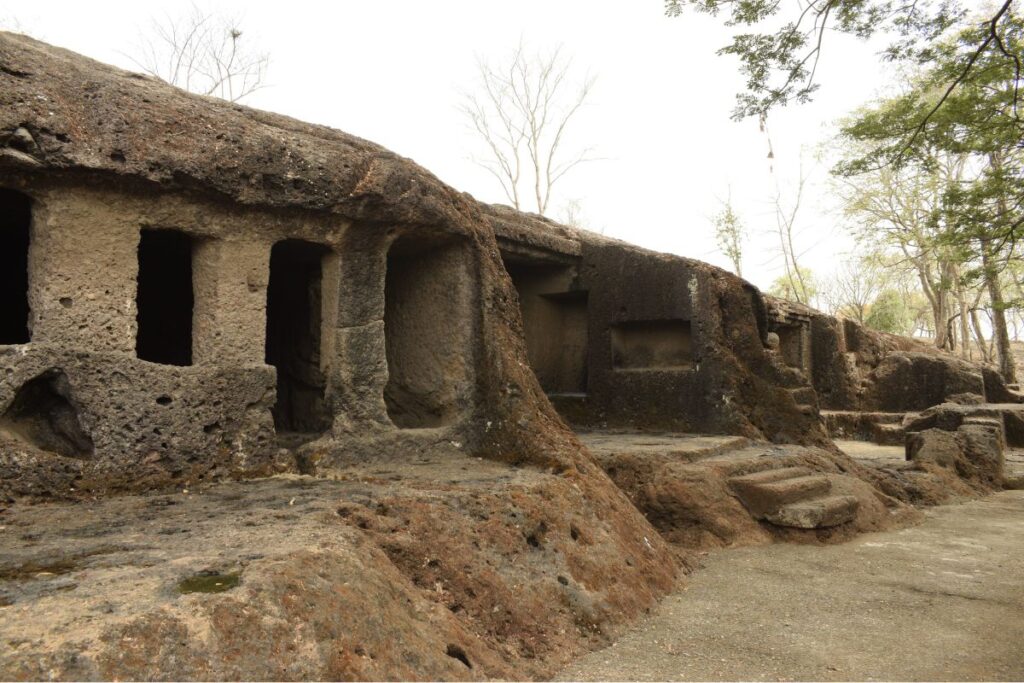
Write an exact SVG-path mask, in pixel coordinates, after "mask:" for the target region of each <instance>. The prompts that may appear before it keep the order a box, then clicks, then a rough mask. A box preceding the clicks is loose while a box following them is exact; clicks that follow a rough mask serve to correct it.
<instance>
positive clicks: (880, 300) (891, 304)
mask: <svg viewBox="0 0 1024 683" xmlns="http://www.w3.org/2000/svg"><path fill="white" fill-rule="evenodd" d="M913 322H914V320H913V317H912V315H911V311H910V310H909V307H908V306H907V303H906V300H905V298H904V296H903V294H902V293H901V292H899V291H897V290H895V289H886V290H883V291H882V292H881V293H879V295H878V296H877V297H875V300H874V302H872V304H871V306H870V308H869V309H868V314H867V316H866V317H865V318H864V324H865V325H867V326H868V327H870V328H872V329H875V330H879V331H881V332H891V333H892V334H904V335H907V334H910V333H912V332H913V329H912V325H913Z"/></svg>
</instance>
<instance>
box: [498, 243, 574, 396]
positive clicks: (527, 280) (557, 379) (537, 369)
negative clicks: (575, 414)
mask: <svg viewBox="0 0 1024 683" xmlns="http://www.w3.org/2000/svg"><path fill="white" fill-rule="evenodd" d="M505 268H506V270H507V271H508V274H509V277H511V278H512V284H513V285H514V286H515V288H516V292H517V293H518V295H519V306H520V311H521V313H522V316H523V334H524V335H525V337H526V355H527V358H528V360H529V361H530V367H531V368H533V372H534V374H535V375H536V376H537V381H539V382H540V386H541V388H543V389H544V391H545V392H547V393H548V394H550V395H573V394H585V393H586V392H587V352H588V338H589V335H588V330H587V328H588V326H589V318H588V314H587V299H588V295H587V292H586V291H581V290H573V289H571V287H572V283H573V280H574V276H575V271H574V269H573V268H569V267H565V266H555V265H528V264H522V263H514V262H506V263H505Z"/></svg>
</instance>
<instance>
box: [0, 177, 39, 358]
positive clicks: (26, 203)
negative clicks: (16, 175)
mask: <svg viewBox="0 0 1024 683" xmlns="http://www.w3.org/2000/svg"><path fill="white" fill-rule="evenodd" d="M31 228H32V200H31V199H29V198H28V197H26V196H25V195H23V194H21V193H20V192H15V191H13V190H0V297H2V299H3V305H2V306H0V344H26V343H28V342H29V341H30V340H31V335H30V334H29V329H28V314H29V308H28V246H29V240H30V239H31V238H30V233H31Z"/></svg>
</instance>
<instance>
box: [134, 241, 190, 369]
mask: <svg viewBox="0 0 1024 683" xmlns="http://www.w3.org/2000/svg"><path fill="white" fill-rule="evenodd" d="M192 246H193V244H192V238H191V237H190V236H189V235H187V234H186V233H184V232H180V231H178V230H149V229H143V230H142V231H141V234H140V238H139V279H138V290H137V294H136V300H137V305H138V311H139V312H138V334H137V336H136V338H135V354H136V355H137V356H138V357H139V358H140V359H141V360H147V361H150V362H152V363H162V364H164V365H191V364H192V308H193V305H194V297H193V294H192Z"/></svg>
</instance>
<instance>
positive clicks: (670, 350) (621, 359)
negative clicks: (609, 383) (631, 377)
mask: <svg viewBox="0 0 1024 683" xmlns="http://www.w3.org/2000/svg"><path fill="white" fill-rule="evenodd" d="M611 337H612V367H613V368H615V369H616V370H691V369H693V368H694V358H693V338H692V332H691V329H690V321H689V320H634V321H630V322H624V323H619V324H618V325H615V326H613V327H612V329H611Z"/></svg>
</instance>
